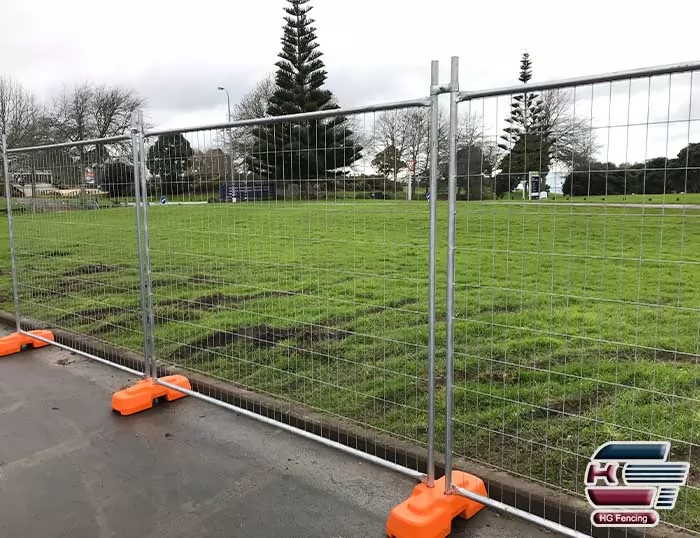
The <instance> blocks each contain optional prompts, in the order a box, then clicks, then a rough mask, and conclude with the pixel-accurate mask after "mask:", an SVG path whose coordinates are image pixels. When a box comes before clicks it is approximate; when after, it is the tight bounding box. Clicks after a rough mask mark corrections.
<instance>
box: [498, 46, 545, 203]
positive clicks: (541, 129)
mask: <svg viewBox="0 0 700 538" xmlns="http://www.w3.org/2000/svg"><path fill="white" fill-rule="evenodd" d="M531 78H532V61H531V60H530V55H529V54H528V53H527V52H526V53H524V54H523V56H522V58H521V60H520V75H519V76H518V80H520V82H522V83H523V84H525V85H527V83H528V82H529V81H530V79H531ZM526 87H527V86H526ZM544 112H545V106H544V103H543V101H542V99H541V97H540V95H539V94H537V93H533V92H528V91H527V90H526V91H525V93H522V94H518V95H514V96H513V98H512V103H511V109H510V117H509V118H507V119H506V122H507V123H508V127H506V128H505V129H503V131H504V132H505V134H504V135H503V136H501V139H502V142H501V143H500V144H499V147H500V148H501V149H503V150H505V151H506V152H507V153H506V155H505V157H504V158H503V160H502V161H501V163H500V165H499V168H500V169H501V174H500V175H499V177H498V178H497V182H496V183H497V192H498V193H499V194H501V193H504V192H509V191H511V190H513V189H514V188H515V187H516V186H517V184H518V183H519V182H520V181H523V180H527V177H528V172H531V171H536V172H539V174H540V177H541V178H544V177H546V175H547V173H548V171H549V162H550V159H551V155H550V152H551V148H552V144H553V141H552V132H551V130H552V129H551V126H549V125H548V122H547V121H546V119H545V114H544Z"/></svg>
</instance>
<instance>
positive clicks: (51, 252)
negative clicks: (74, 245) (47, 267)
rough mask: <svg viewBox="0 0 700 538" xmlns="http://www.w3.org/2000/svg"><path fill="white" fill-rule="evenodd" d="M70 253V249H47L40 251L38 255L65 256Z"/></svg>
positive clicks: (48, 256) (46, 256) (49, 256)
mask: <svg viewBox="0 0 700 538" xmlns="http://www.w3.org/2000/svg"><path fill="white" fill-rule="evenodd" d="M71 254H72V252H71V251H70V250H47V251H45V252H40V253H39V256H41V257H42V258H65V257H66V256H70V255H71Z"/></svg>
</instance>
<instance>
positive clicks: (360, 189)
mask: <svg viewBox="0 0 700 538" xmlns="http://www.w3.org/2000/svg"><path fill="white" fill-rule="evenodd" d="M428 104H429V101H428V100H419V101H416V102H409V103H407V104H392V105H388V106H386V107H376V108H374V107H368V108H367V109H366V110H363V111H361V112H354V113H353V112H352V111H351V113H343V115H340V114H341V113H338V112H332V111H331V112H328V111H326V112H325V113H321V114H308V115H306V116H302V117H300V118H299V119H296V120H294V119H292V120H290V119H288V118H283V119H280V118H277V119H265V118H260V119H256V120H253V121H251V122H249V123H246V122H243V123H237V124H234V125H233V126H228V127H224V128H217V127H214V128H202V129H197V130H187V131H185V132H182V131H167V132H159V133H155V134H148V133H147V136H146V137H145V139H144V146H145V150H144V155H145V156H146V160H145V165H146V168H147V174H148V176H147V177H148V198H149V202H150V204H149V207H148V226H149V241H150V261H151V271H152V278H153V282H154V283H159V285H154V287H153V308H154V314H155V319H156V325H155V350H156V356H157V358H158V360H159V362H160V363H164V364H168V365H171V366H177V367H181V368H185V369H187V370H189V371H191V372H195V373H199V374H204V375H206V376H207V378H214V379H218V380H220V381H223V382H224V383H223V384H219V385H218V387H220V388H215V386H213V385H211V384H210V385H209V386H208V387H207V389H206V390H204V391H203V392H204V393H205V394H206V395H207V396H210V397H213V398H215V399H217V400H220V401H223V402H228V403H236V402H237V403H238V404H241V393H240V392H236V390H234V389H233V388H232V385H230V384H229V383H232V384H233V385H235V386H236V387H239V388H245V389H248V390H250V391H253V392H255V393H258V394H263V395H269V396H273V397H274V398H275V399H274V400H272V399H271V400H269V408H268V409H266V410H265V411H264V413H265V414H267V415H268V416H273V417H275V418H277V419H278V420H281V421H283V422H284V421H290V420H291V418H290V417H289V416H287V414H289V415H291V416H297V417H298V416H305V417H307V418H310V419H311V420H310V421H309V424H311V425H309V424H306V425H304V426H303V427H306V428H311V429H313V431H315V432H316V433H319V434H322V435H327V434H329V432H333V431H336V432H338V431H342V433H341V434H338V435H341V436H342V439H343V442H347V443H348V444H350V445H351V446H356V447H358V448H360V449H362V450H366V451H368V452H369V453H375V451H374V449H373V448H372V444H373V443H374V442H375V441H376V439H377V437H376V436H377V435H381V434H390V435H392V436H393V437H394V438H396V437H398V438H399V439H403V440H407V441H410V442H411V445H412V446H414V445H415V444H416V443H417V444H419V445H422V446H424V445H425V443H426V439H427V428H428V398H427V396H428V394H427V387H428V332H429V331H428V308H429V303H428V295H429V280H428V262H429V207H430V205H429V198H430V197H429V196H427V195H426V194H427V192H428V191H427V184H428V178H429V173H428V162H429V155H428V153H429V145H428V140H429V128H430V122H429V119H430V116H429V108H428V106H427V105H428ZM407 156H411V157H413V158H414V160H415V161H416V162H417V163H418V166H417V168H416V169H415V170H414V171H408V170H407V168H408V166H407V164H406V158H407ZM409 181H411V182H413V189H412V191H413V192H412V194H413V195H414V196H413V198H414V199H413V200H408V192H407V183H408V182H409ZM314 411H316V412H317V413H316V414H314ZM298 425H299V424H298ZM299 426H300V427H301V425H299ZM397 450H399V451H400V449H397ZM389 457H391V455H390V456H389ZM398 459H399V460H402V458H401V457H399V458H398ZM403 461H405V459H403ZM413 465H415V463H413Z"/></svg>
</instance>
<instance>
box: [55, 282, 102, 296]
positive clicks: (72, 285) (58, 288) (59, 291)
mask: <svg viewBox="0 0 700 538" xmlns="http://www.w3.org/2000/svg"><path fill="white" fill-rule="evenodd" d="M98 284H99V283H98V282H90V281H88V280H80V279H66V280H59V281H58V282H57V283H56V284H55V285H54V287H53V289H52V290H51V292H50V295H53V296H56V295H65V294H67V293H73V292H76V291H86V290H89V289H90V288H93V287H94V286H96V285H98Z"/></svg>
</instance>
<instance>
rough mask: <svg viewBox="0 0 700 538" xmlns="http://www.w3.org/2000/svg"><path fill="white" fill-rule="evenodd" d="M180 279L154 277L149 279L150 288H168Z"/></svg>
mask: <svg viewBox="0 0 700 538" xmlns="http://www.w3.org/2000/svg"><path fill="white" fill-rule="evenodd" d="M179 282H180V281H179V280H177V279H175V278H156V279H154V280H151V288H168V287H170V286H172V285H174V284H178V283H179Z"/></svg>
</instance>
